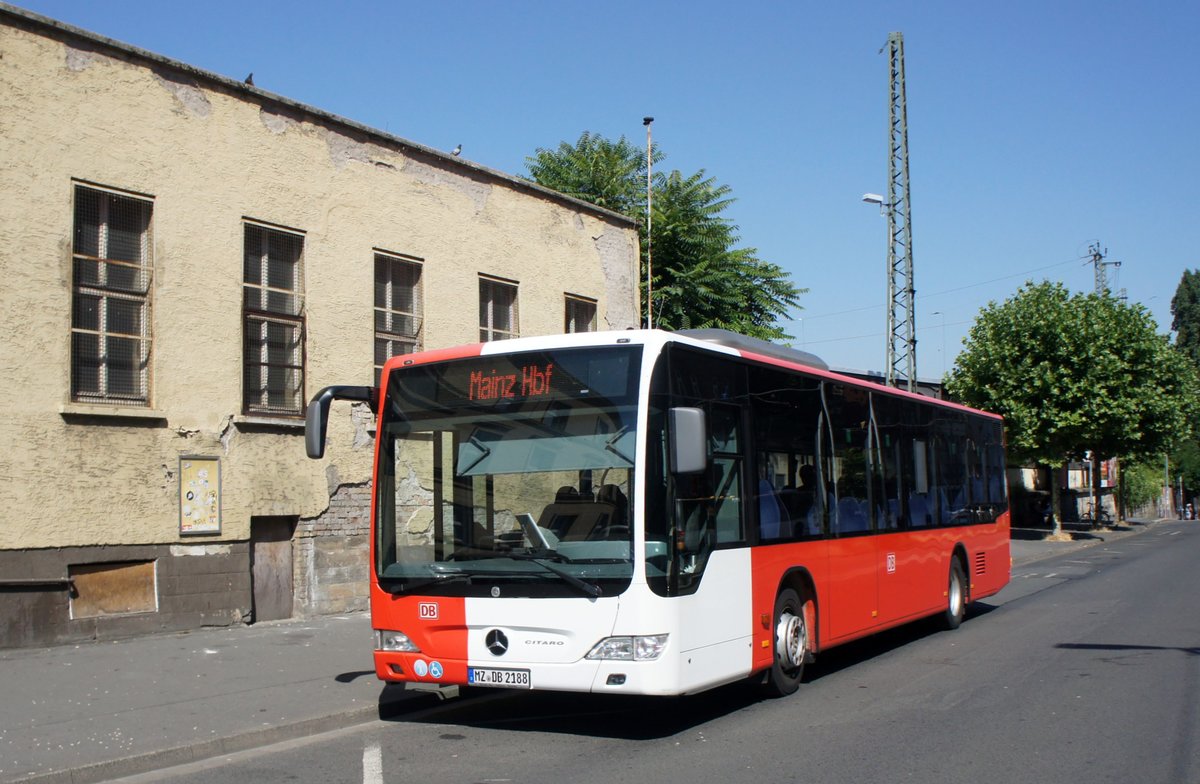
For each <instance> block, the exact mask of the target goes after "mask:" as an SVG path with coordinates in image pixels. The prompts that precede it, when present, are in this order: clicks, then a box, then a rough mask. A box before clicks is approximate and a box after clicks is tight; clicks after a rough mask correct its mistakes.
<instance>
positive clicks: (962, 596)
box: [942, 558, 967, 630]
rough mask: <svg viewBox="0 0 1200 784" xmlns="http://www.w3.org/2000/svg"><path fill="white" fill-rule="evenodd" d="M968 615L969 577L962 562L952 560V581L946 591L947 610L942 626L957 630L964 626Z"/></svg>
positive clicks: (950, 580)
mask: <svg viewBox="0 0 1200 784" xmlns="http://www.w3.org/2000/svg"><path fill="white" fill-rule="evenodd" d="M966 614H967V576H966V574H965V573H964V572H963V567H962V561H960V560H959V559H958V558H951V559H950V579H949V582H948V585H947V589H946V609H945V611H944V612H943V613H942V626H943V627H944V628H945V629H947V630H950V629H957V628H958V627H959V626H961V625H962V622H963V617H964V616H965V615H966Z"/></svg>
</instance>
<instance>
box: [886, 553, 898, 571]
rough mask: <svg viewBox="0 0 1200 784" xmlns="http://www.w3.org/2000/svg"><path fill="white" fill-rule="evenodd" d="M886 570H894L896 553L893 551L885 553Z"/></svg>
mask: <svg viewBox="0 0 1200 784" xmlns="http://www.w3.org/2000/svg"><path fill="white" fill-rule="evenodd" d="M887 570H888V574H892V573H893V572H895V571H896V554H895V553H888V554H887Z"/></svg>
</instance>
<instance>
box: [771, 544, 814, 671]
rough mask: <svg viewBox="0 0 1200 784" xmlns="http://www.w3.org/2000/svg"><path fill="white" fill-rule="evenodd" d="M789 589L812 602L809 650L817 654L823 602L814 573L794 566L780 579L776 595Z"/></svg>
mask: <svg viewBox="0 0 1200 784" xmlns="http://www.w3.org/2000/svg"><path fill="white" fill-rule="evenodd" d="M787 588H791V589H792V590H793V591H795V592H796V593H797V594H799V596H800V598H801V599H804V598H805V597H807V598H808V599H810V600H811V601H812V605H813V623H812V625H811V628H810V629H809V631H808V634H809V638H810V639H809V648H810V650H811V652H812V653H817V652H818V651H820V650H821V631H820V630H821V602H820V599H819V597H818V596H817V583H816V580H814V579H813V576H812V572H810V571H808V569H807V568H806V567H803V566H793V567H792V568H791V569H788V570H787V571H786V572H784V574H783V576H782V577H781V578H780V579H779V585H778V586H776V588H775V595H776V596H778V595H779V593H780V592H781V591H783V590H785V589H787Z"/></svg>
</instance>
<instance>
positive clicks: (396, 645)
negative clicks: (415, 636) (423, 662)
mask: <svg viewBox="0 0 1200 784" xmlns="http://www.w3.org/2000/svg"><path fill="white" fill-rule="evenodd" d="M375 650H377V651H389V652H393V653H420V652H421V649H420V648H418V647H417V645H416V643H414V642H413V641H412V640H410V639H409V638H408V635H407V634H405V633H404V632H396V631H391V630H389V629H376V630H375Z"/></svg>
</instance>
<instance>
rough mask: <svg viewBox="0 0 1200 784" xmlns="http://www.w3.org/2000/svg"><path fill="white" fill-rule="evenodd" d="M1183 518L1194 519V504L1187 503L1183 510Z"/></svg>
mask: <svg viewBox="0 0 1200 784" xmlns="http://www.w3.org/2000/svg"><path fill="white" fill-rule="evenodd" d="M1183 519H1185V520H1195V519H1196V508H1195V507H1194V506H1192V505H1191V504H1190V503H1189V504H1188V505H1187V509H1186V510H1184V513H1183Z"/></svg>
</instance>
